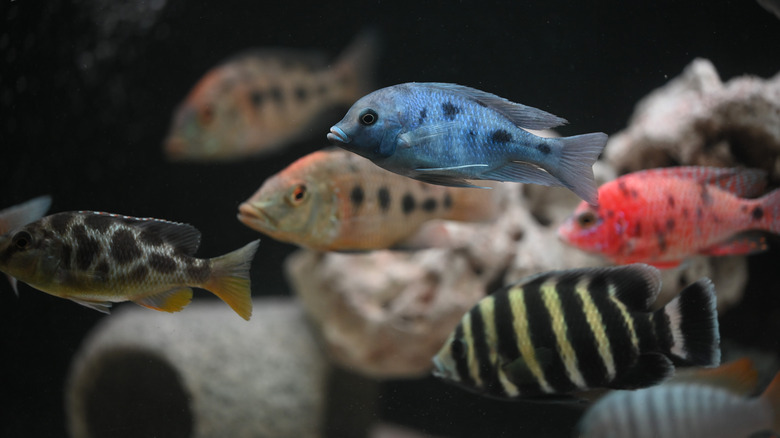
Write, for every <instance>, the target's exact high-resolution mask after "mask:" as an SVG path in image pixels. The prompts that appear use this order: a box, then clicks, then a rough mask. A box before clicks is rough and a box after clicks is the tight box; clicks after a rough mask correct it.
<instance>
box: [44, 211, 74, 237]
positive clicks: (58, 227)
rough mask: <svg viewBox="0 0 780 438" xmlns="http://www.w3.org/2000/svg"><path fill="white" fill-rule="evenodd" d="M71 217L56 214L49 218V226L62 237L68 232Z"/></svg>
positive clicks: (70, 215) (69, 215)
mask: <svg viewBox="0 0 780 438" xmlns="http://www.w3.org/2000/svg"><path fill="white" fill-rule="evenodd" d="M73 217H74V216H73V215H72V214H71V213H57V214H55V215H52V216H51V217H50V218H49V226H50V227H51V229H52V230H54V232H55V233H57V234H60V235H64V234H65V233H66V232H67V231H68V226H70V223H71V221H73Z"/></svg>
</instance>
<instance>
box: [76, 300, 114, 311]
mask: <svg viewBox="0 0 780 438" xmlns="http://www.w3.org/2000/svg"><path fill="white" fill-rule="evenodd" d="M70 300H71V301H73V302H74V303H78V304H81V305H82V306H84V307H89V308H90V309H92V310H97V311H98V312H100V313H105V314H109V313H111V312H110V309H111V305H112V304H113V303H111V302H110V301H86V300H78V299H76V298H70Z"/></svg>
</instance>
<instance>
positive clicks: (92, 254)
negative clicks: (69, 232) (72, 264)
mask: <svg viewBox="0 0 780 438" xmlns="http://www.w3.org/2000/svg"><path fill="white" fill-rule="evenodd" d="M101 252H102V248H101V247H100V242H98V241H97V240H95V239H93V238H92V237H89V236H87V235H84V236H82V237H80V238H78V239H77V240H76V268H77V269H79V270H82V271H86V270H87V269H89V267H90V266H92V262H94V261H95V259H97V258H98V257H100V253H101Z"/></svg>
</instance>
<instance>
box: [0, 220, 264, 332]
mask: <svg viewBox="0 0 780 438" xmlns="http://www.w3.org/2000/svg"><path fill="white" fill-rule="evenodd" d="M258 242H259V241H254V242H252V243H250V244H248V245H246V246H244V247H243V248H241V249H238V250H236V251H233V252H231V253H228V254H225V255H223V256H221V257H216V258H213V259H199V258H196V257H193V254H194V253H195V251H196V250H197V248H198V245H199V244H200V232H199V231H198V230H197V229H195V228H194V227H192V226H191V225H187V224H181V223H174V222H168V221H164V220H159V219H149V218H134V217H128V216H120V215H115V214H108V213H99V212H91V211H79V212H64V213H57V214H53V215H51V216H46V217H44V218H43V219H40V220H38V221H36V222H32V223H29V224H27V225H23V226H21V227H17V228H16V229H14V230H13V231H11V232H9V233H7V234H5V235H3V236H0V271H2V272H4V273H6V274H7V275H8V276H9V277H12V278H13V279H12V281H11V283H12V285H13V286H14V289H16V281H15V280H17V279H18V280H20V281H22V282H24V283H27V284H29V285H30V286H32V287H34V288H36V289H39V290H41V291H43V292H46V293H48V294H51V295H54V296H57V297H61V298H67V299H69V300H72V301H75V302H77V303H79V304H82V305H84V306H87V307H90V308H92V309H95V310H98V311H100V312H104V313H108V309H109V308H110V307H111V303H116V302H122V301H133V302H134V303H136V304H139V305H141V306H145V307H149V308H151V309H155V310H162V311H166V312H177V311H179V310H181V309H182V308H184V307H185V306H186V305H187V304H189V302H190V301H191V300H192V289H191V287H200V288H203V289H206V290H208V291H210V292H212V293H214V294H215V295H216V296H218V297H219V298H221V299H222V300H223V301H225V302H226V303H227V304H228V305H229V306H230V307H231V308H232V309H233V310H234V311H235V312H236V313H238V314H239V315H240V316H241V317H242V318H244V319H246V320H249V317H250V316H251V314H252V301H251V291H250V282H249V267H250V264H251V262H252V258H253V257H254V254H255V252H256V251H257V246H258Z"/></svg>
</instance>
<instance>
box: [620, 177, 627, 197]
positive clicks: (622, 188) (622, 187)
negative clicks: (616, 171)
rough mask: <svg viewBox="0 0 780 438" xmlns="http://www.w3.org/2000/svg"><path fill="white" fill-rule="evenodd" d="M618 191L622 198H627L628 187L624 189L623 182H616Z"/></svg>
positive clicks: (624, 184)
mask: <svg viewBox="0 0 780 438" xmlns="http://www.w3.org/2000/svg"><path fill="white" fill-rule="evenodd" d="M618 190H620V193H622V194H623V196H624V197H626V198H628V196H629V193H628V187H626V183H625V181H618Z"/></svg>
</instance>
